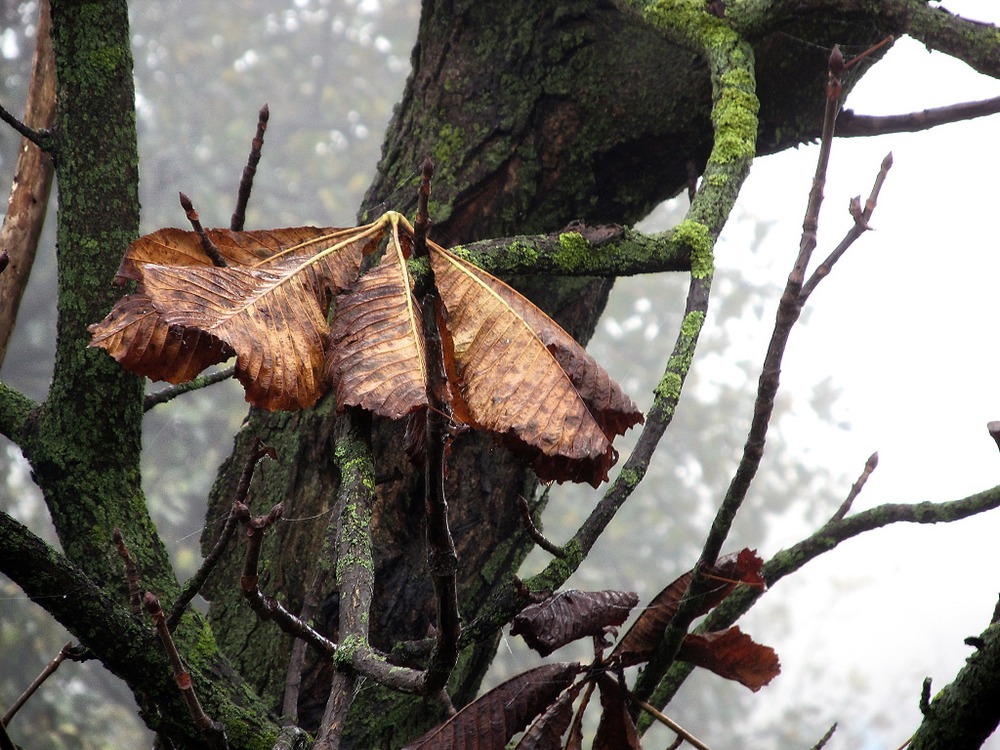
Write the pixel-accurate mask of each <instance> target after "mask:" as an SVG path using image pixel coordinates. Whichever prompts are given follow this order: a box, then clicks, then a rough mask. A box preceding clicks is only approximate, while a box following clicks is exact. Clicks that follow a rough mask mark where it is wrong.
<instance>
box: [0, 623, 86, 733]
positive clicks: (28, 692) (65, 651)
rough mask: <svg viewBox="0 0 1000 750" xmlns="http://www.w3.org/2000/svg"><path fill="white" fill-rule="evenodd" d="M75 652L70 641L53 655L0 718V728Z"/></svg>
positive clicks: (7, 722) (6, 723)
mask: <svg viewBox="0 0 1000 750" xmlns="http://www.w3.org/2000/svg"><path fill="white" fill-rule="evenodd" d="M75 651H76V649H74V648H73V643H72V641H70V642H68V643H66V644H65V645H64V646H63V647H62V648H61V649H59V653H58V654H56V655H55V657H54V658H53V659H52V661H50V662H49V663H48V664H46V665H45V668H44V669H42V671H41V672H39V673H38V676H37V677H36V678H35V679H33V680H32V681H31V684H30V685H28V687H27V688H25V690H24V692H23V693H21V695H19V696H18V698H17V700H15V701H14V703H13V704H11V707H10V708H8V709H7V711H6V712H5V713H4V715H3V716H0V726H4V727H5V726H7V725H8V724H10V720H11V719H13V718H14V715H15V714H16V713H17V712H18V710H20V708H21V706H23V705H24V704H25V703H27V702H28V699H29V698H30V697H31V696H32V695H34V694H35V691H36V690H38V688H40V687H41V686H42V683H43V682H45V681H46V680H47V679H48V678H49V677H50V676H51V675H52V674H53V673H54V672H55V671H56V670H57V669H59V665H60V664H62V663H63V662H64V661H65V660H66V659H75V658H76V657H75V656H74V652H75Z"/></svg>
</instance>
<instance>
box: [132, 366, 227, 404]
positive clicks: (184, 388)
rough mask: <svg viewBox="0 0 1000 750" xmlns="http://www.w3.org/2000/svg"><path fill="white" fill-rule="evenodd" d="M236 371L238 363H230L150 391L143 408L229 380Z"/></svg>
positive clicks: (143, 402)
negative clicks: (182, 381) (187, 379)
mask: <svg viewBox="0 0 1000 750" xmlns="http://www.w3.org/2000/svg"><path fill="white" fill-rule="evenodd" d="M235 373H236V365H230V366H229V367H225V368H223V369H221V370H218V371H216V372H210V373H206V374H205V375H199V376H198V377H196V378H195V379H194V380H189V381H188V382H186V383H180V384H179V385H172V386H170V387H168V388H163V389H161V390H159V391H157V392H156V393H149V394H147V395H146V397H145V398H144V399H143V401H142V410H143V411H144V412H147V411H149V410H150V409H152V408H153V407H154V406H159V405H160V404H165V403H167V402H168V401H173V400H174V399H175V398H177V397H178V396H183V395H184V394H185V393H190V392H191V391H197V390H201V389H202V388H207V387H208V386H210V385H215V384H216V383H221V382H222V381H223V380H229V379H230V378H232V377H233V375H234V374H235Z"/></svg>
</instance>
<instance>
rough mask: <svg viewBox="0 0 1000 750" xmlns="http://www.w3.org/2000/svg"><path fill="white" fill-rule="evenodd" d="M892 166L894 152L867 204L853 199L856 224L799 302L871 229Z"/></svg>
mask: <svg viewBox="0 0 1000 750" xmlns="http://www.w3.org/2000/svg"><path fill="white" fill-rule="evenodd" d="M891 167H892V154H891V153H889V154H886V156H885V158H884V159H882V165H881V167H880V168H879V172H878V175H877V176H876V177H875V184H874V185H873V186H872V191H871V193H870V194H869V195H868V200H867V201H865V206H864V208H863V209H862V208H861V205H860V201H859V199H858V198H853V199H851V215H852V216H853V217H854V226H853V227H851V228H850V229H849V230H848V232H847V234H846V235H845V236H844V239H842V240H841V241H840V244H838V245H837V247H835V248H834V249H833V252H831V253H830V254H829V255H828V256H827V257H826V259H825V260H824V261H823V262H822V263H820V264H819V265H818V266H816V270H815V271H813V273H812V275H811V276H810V277H809V280H808V281H807V282H806V283H805V284H803V286H802V291H801V292H799V302H800V304H801V305H804V304H805V302H806V300H807V299H809V295H810V294H812V293H813V291H815V289H816V287H817V286H818V285H819V282H820V281H822V280H823V279H824V278H826V277H827V276H828V275H829V274H830V271H831V270H833V265H834V264H835V263H836V262H837V261H838V260H840V258H841V256H843V254H844V253H845V252H847V249H848V248H849V247H850V246H851V245H853V244H854V242H855V241H856V240H857V239H858V238H859V237H860V236H861V235H863V234H864V233H865V232H867V231H868V230H869V229H871V227H870V226H868V220H869V219H871V217H872V213H873V212H874V211H875V205H876V203H877V202H878V194H879V192H880V191H881V190H882V185H883V184H885V178H886V175H887V174H888V173H889V169H890V168H891Z"/></svg>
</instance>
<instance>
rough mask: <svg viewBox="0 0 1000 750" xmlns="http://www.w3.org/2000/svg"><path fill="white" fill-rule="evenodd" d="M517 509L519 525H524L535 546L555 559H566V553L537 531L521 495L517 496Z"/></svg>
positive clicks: (528, 508) (525, 501) (526, 502)
mask: <svg viewBox="0 0 1000 750" xmlns="http://www.w3.org/2000/svg"><path fill="white" fill-rule="evenodd" d="M517 507H518V508H520V510H521V523H522V524H523V525H524V530H525V531H526V532H528V536H530V537H531V538H532V539H533V540H534V542H535V544H537V545H538V546H539V547H541V548H542V549H543V550H545V551H546V552H548V553H549V554H550V555H553V556H555V557H566V552H565V551H564V550H563V548H562V547H560V546H559V545H558V544H553V543H552V542H550V541H549V540H548V539H546V538H545V535H544V534H543V533H542V532H541V531H539V530H538V527H537V526H535V521H534V519H533V518H532V517H531V508H530V507H528V501H527V500H525V499H524V496H523V495H518V496H517Z"/></svg>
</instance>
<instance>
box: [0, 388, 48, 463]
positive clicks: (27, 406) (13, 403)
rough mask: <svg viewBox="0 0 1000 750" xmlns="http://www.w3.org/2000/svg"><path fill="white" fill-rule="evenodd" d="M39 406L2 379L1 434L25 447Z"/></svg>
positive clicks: (0, 394) (0, 393)
mask: <svg viewBox="0 0 1000 750" xmlns="http://www.w3.org/2000/svg"><path fill="white" fill-rule="evenodd" d="M38 408H39V405H38V404H37V403H35V402H34V401H32V400H31V399H30V398H28V397H27V396H25V395H24V394H23V393H21V392H20V391H18V390H15V389H14V388H11V387H10V386H9V385H7V384H6V383H4V382H3V381H0V435H3V436H4V437H6V438H8V439H9V440H10V441H11V442H13V443H15V444H17V445H19V446H21V447H22V448H23V447H24V443H25V441H26V440H27V439H28V437H29V433H30V432H31V430H30V428H29V425H30V423H31V419H32V415H33V414H35V413H37V411H38Z"/></svg>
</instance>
